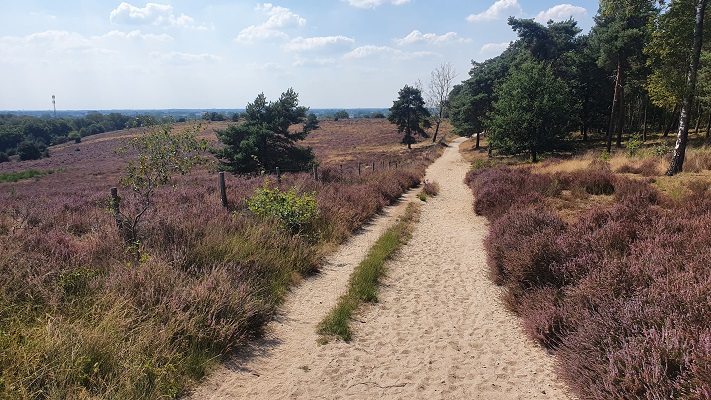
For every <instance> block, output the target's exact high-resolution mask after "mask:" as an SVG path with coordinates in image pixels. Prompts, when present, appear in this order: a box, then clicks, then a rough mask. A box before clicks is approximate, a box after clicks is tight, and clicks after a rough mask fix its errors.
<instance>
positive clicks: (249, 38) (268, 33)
mask: <svg viewBox="0 0 711 400" xmlns="http://www.w3.org/2000/svg"><path fill="white" fill-rule="evenodd" d="M257 10H258V11H263V12H264V14H266V15H267V16H268V17H269V18H268V19H267V20H266V21H265V22H263V23H261V24H259V25H251V26H248V27H246V28H244V29H242V30H241V31H240V33H239V34H238V35H237V37H236V38H235V41H236V42H238V43H247V44H249V43H254V42H257V41H263V40H269V39H275V38H276V39H288V38H289V35H288V34H286V33H285V32H283V31H282V29H285V28H298V27H302V26H305V25H306V20H305V19H304V18H301V17H300V16H299V14H294V13H293V12H291V10H289V9H288V8H284V7H279V6H274V5H272V4H271V3H264V4H260V5H258V6H257Z"/></svg>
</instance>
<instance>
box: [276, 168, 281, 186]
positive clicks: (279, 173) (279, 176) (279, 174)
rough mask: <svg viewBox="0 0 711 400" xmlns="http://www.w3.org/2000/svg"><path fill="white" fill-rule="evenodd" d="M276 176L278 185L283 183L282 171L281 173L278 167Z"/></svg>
mask: <svg viewBox="0 0 711 400" xmlns="http://www.w3.org/2000/svg"><path fill="white" fill-rule="evenodd" d="M276 176H277V183H281V171H279V167H276Z"/></svg>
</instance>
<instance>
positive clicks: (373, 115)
mask: <svg viewBox="0 0 711 400" xmlns="http://www.w3.org/2000/svg"><path fill="white" fill-rule="evenodd" d="M370 118H385V114H383V113H381V112H380V111H373V112H372V113H370Z"/></svg>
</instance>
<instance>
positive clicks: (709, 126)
mask: <svg viewBox="0 0 711 400" xmlns="http://www.w3.org/2000/svg"><path fill="white" fill-rule="evenodd" d="M709 131H711V110H710V111H709V119H708V121H706V139H704V141H705V142H708V141H709Z"/></svg>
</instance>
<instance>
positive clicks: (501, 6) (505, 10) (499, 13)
mask: <svg viewBox="0 0 711 400" xmlns="http://www.w3.org/2000/svg"><path fill="white" fill-rule="evenodd" d="M522 14H523V9H522V8H521V5H520V4H519V3H518V0H496V2H495V3H494V4H492V5H491V6H490V7H489V8H488V9H487V10H486V11H484V12H483V13H479V14H472V15H470V16H468V17H467V21H469V22H483V21H496V20H500V19H503V18H507V17H509V16H511V15H513V16H520V15H522Z"/></svg>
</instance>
